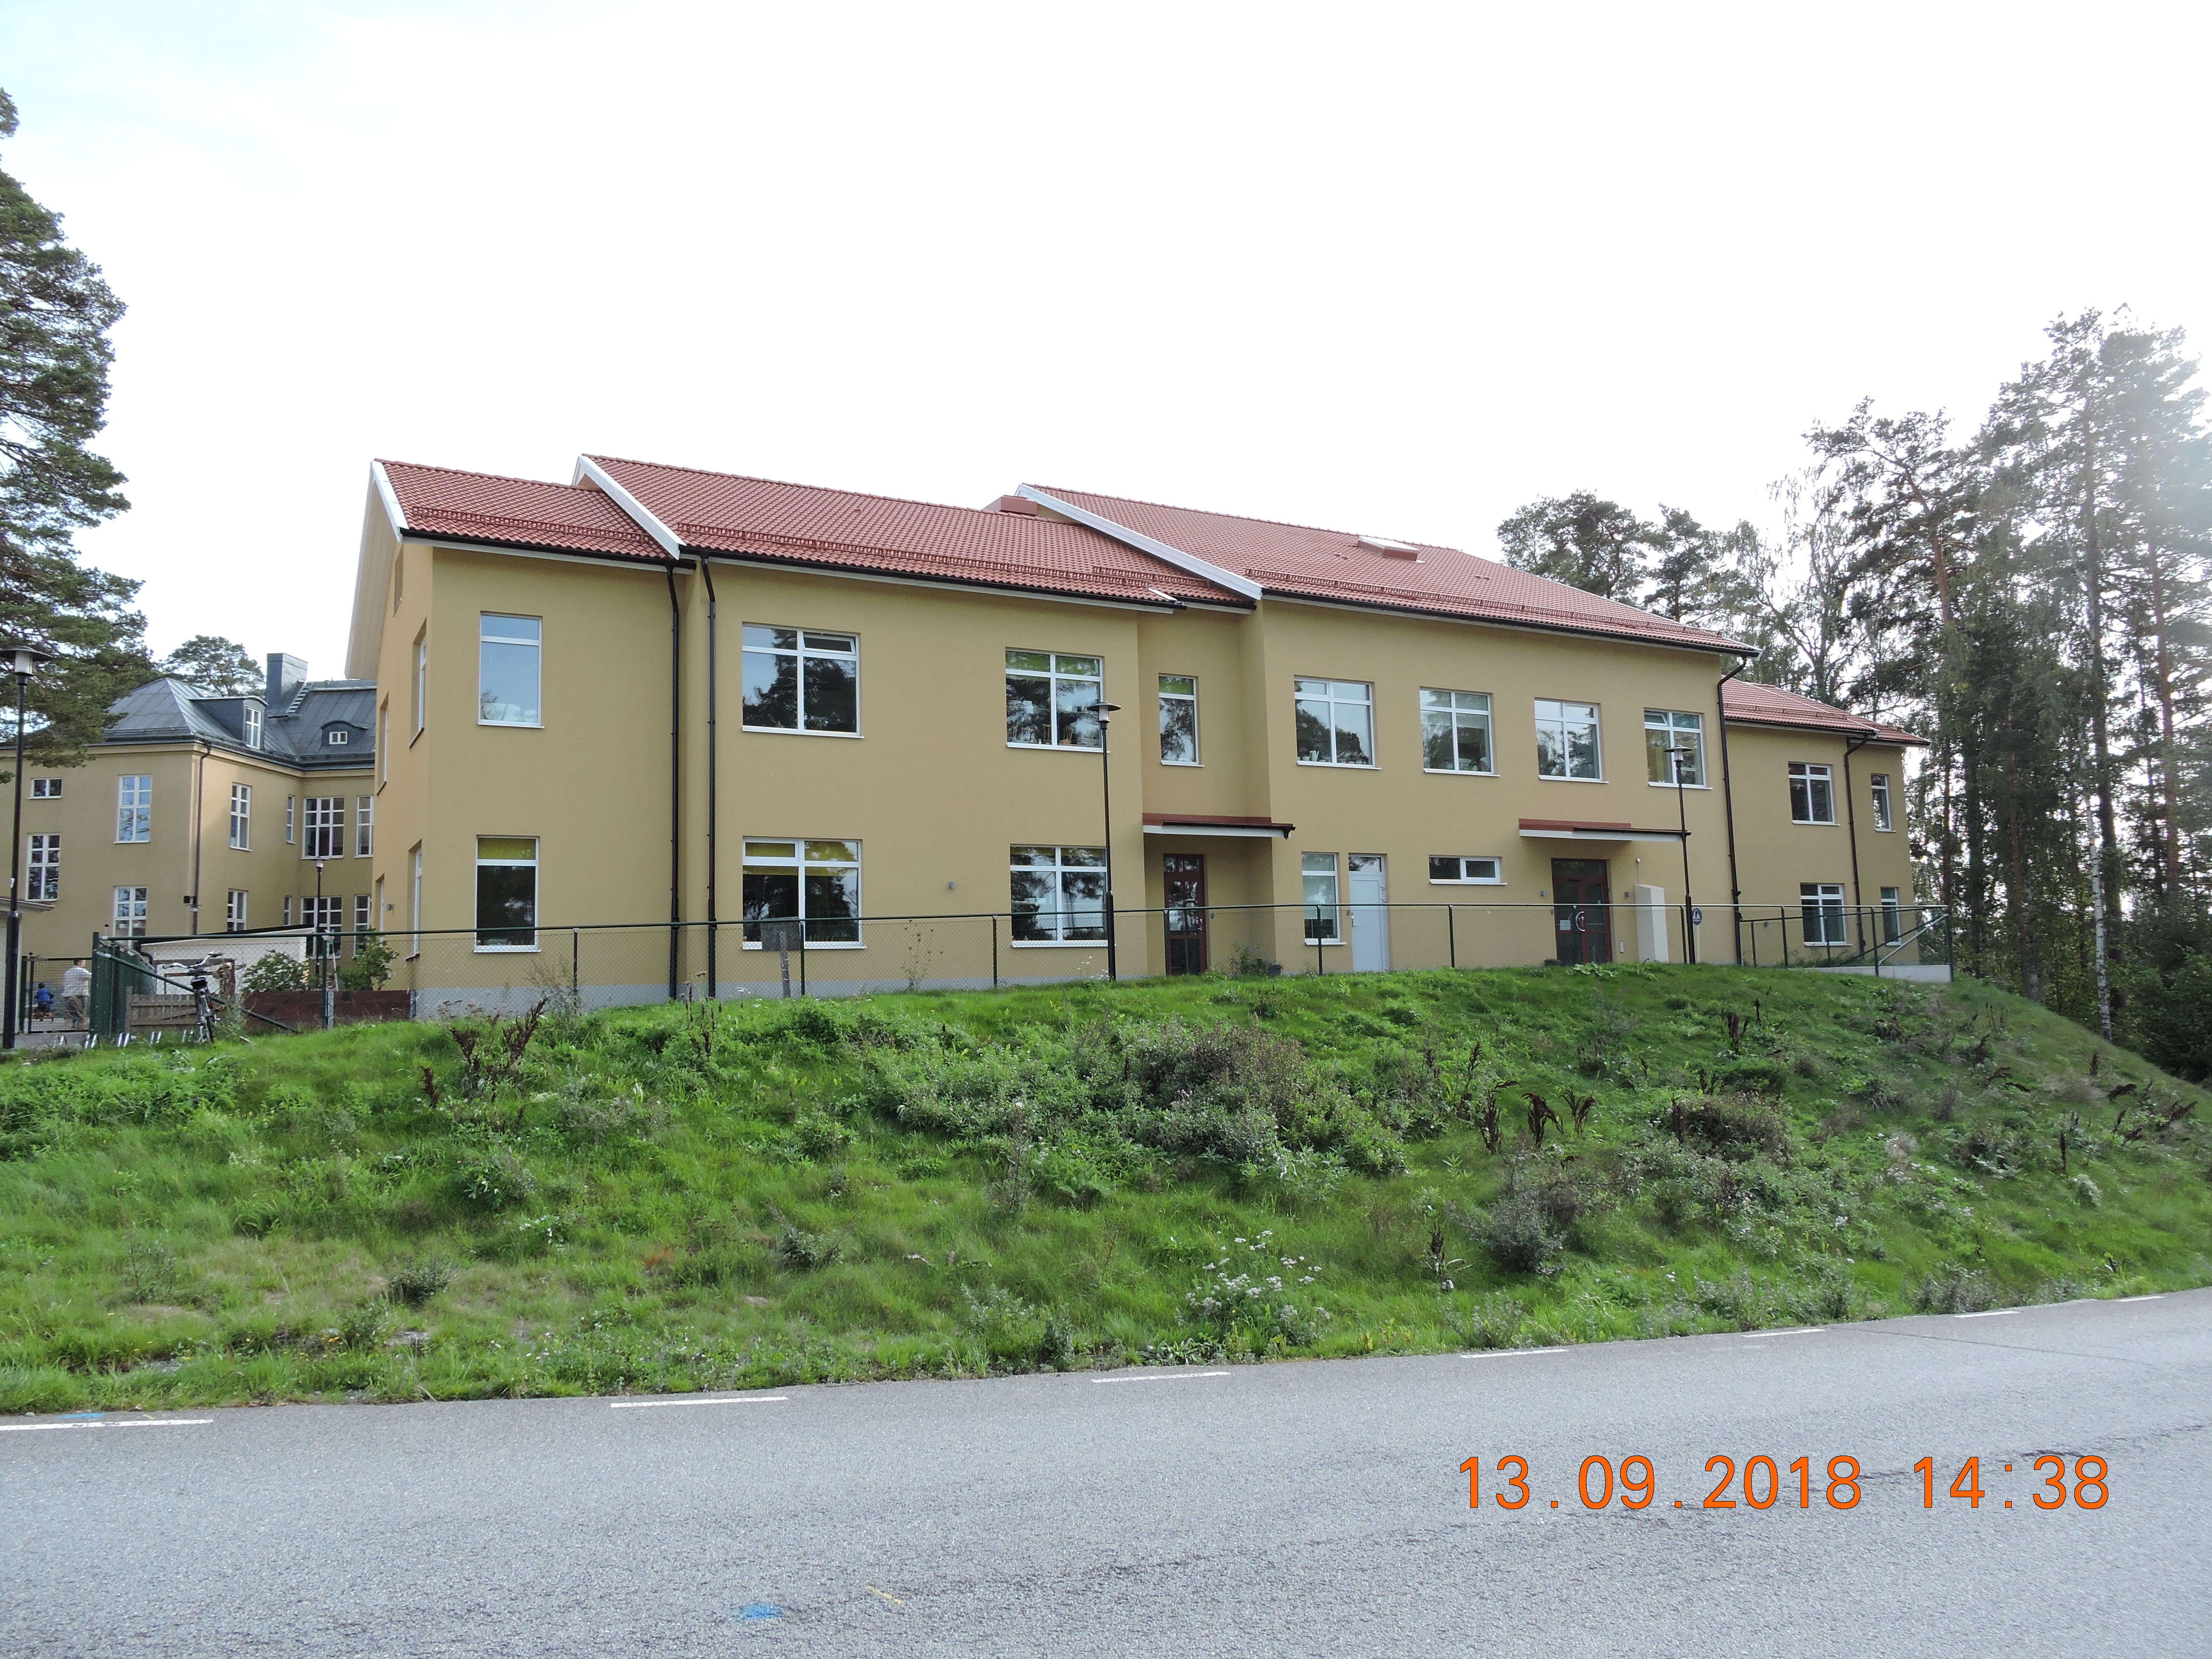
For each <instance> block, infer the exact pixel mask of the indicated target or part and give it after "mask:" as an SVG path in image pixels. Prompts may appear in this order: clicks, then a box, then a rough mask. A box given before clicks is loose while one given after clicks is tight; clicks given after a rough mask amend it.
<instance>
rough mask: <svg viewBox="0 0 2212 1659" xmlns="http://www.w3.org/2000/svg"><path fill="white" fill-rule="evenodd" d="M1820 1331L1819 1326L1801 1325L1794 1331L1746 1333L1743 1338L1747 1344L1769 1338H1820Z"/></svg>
mask: <svg viewBox="0 0 2212 1659" xmlns="http://www.w3.org/2000/svg"><path fill="white" fill-rule="evenodd" d="M1820 1330H1821V1328H1820V1326H1818V1325H1800V1326H1798V1327H1797V1328H1796V1329H1794V1330H1787V1331H1746V1332H1744V1334H1743V1337H1744V1340H1746V1341H1747V1342H1753V1341H1757V1340H1759V1338H1761V1337H1767V1336H1818V1335H1820Z"/></svg>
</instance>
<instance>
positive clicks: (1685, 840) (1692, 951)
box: [1667, 747, 1698, 963]
mask: <svg viewBox="0 0 2212 1659" xmlns="http://www.w3.org/2000/svg"><path fill="white" fill-rule="evenodd" d="M1667 752H1668V754H1669V755H1671V756H1673V757H1674V821H1675V822H1676V823H1679V824H1680V825H1681V827H1682V954H1683V956H1684V957H1685V958H1686V960H1688V961H1690V962H1693V963H1694V962H1695V961H1697V959H1698V930H1697V928H1696V927H1695V926H1694V925H1693V924H1692V921H1691V918H1692V916H1694V915H1697V902H1696V901H1695V900H1693V899H1692V897H1691V896H1690V807H1689V799H1688V798H1687V797H1686V796H1685V795H1684V794H1683V793H1682V757H1683V756H1685V755H1694V754H1696V753H1697V752H1698V751H1697V750H1694V749H1691V748H1687V747H1685V748H1681V749H1669V750H1668V751H1667Z"/></svg>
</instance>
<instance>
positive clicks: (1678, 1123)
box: [1666, 1095, 1790, 1163]
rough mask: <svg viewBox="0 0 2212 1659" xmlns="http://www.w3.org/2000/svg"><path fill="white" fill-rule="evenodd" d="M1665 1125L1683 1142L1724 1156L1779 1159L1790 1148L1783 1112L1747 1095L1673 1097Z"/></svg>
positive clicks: (1788, 1132) (1784, 1156)
mask: <svg viewBox="0 0 2212 1659" xmlns="http://www.w3.org/2000/svg"><path fill="white" fill-rule="evenodd" d="M1666 1125H1667V1127H1668V1130H1669V1131H1670V1132H1671V1133H1673V1134H1674V1139H1676V1140H1678V1141H1680V1142H1681V1143H1682V1144H1683V1145H1684V1146H1687V1145H1689V1144H1690V1143H1691V1142H1692V1141H1694V1142H1696V1143H1697V1144H1698V1145H1699V1146H1703V1147H1705V1148H1707V1149H1708V1150H1710V1151H1711V1152H1717V1153H1718V1154H1720V1156H1722V1157H1723V1158H1736V1159H1743V1158H1761V1157H1764V1158H1772V1159H1774V1160H1775V1161H1776V1162H1777V1163H1779V1162H1781V1161H1782V1160H1783V1159H1784V1158H1786V1157H1788V1156H1789V1152H1790V1130H1789V1127H1788V1126H1787V1125H1785V1124H1784V1122H1783V1121H1782V1114H1781V1113H1780V1112H1778V1111H1777V1110H1776V1109H1774V1108H1773V1107H1772V1106H1771V1105H1769V1104H1767V1103H1765V1101H1762V1100H1759V1099H1757V1098H1755V1097H1751V1096H1747V1095H1736V1096H1729V1095H1706V1096H1703V1097H1700V1098H1699V1099H1696V1100H1690V1101H1676V1102H1675V1103H1674V1106H1673V1107H1672V1108H1670V1109H1669V1110H1668V1115H1667V1118H1666Z"/></svg>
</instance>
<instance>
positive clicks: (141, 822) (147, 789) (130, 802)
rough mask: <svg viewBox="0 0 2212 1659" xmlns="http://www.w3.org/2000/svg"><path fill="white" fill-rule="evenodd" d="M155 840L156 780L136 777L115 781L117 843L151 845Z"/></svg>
mask: <svg viewBox="0 0 2212 1659" xmlns="http://www.w3.org/2000/svg"><path fill="white" fill-rule="evenodd" d="M153 838H154V780H153V778H152V777H151V775H148V774H146V773H143V772H141V773H134V774H132V775H129V776H126V777H120V778H118V779H117V780H116V781H115V839H116V840H118V841H151V840H153Z"/></svg>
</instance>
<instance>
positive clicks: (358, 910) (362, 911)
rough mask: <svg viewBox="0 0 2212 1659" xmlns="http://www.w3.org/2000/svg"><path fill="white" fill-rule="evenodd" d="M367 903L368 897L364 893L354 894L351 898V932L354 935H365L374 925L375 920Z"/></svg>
mask: <svg viewBox="0 0 2212 1659" xmlns="http://www.w3.org/2000/svg"><path fill="white" fill-rule="evenodd" d="M369 902H370V900H369V896H368V894H366V893H356V894H355V895H354V896H353V930H354V932H355V933H367V932H368V930H369V929H370V928H372V927H374V926H375V925H376V921H375V918H374V915H373V914H372V913H371V911H370V910H369V908H368V907H369Z"/></svg>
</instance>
